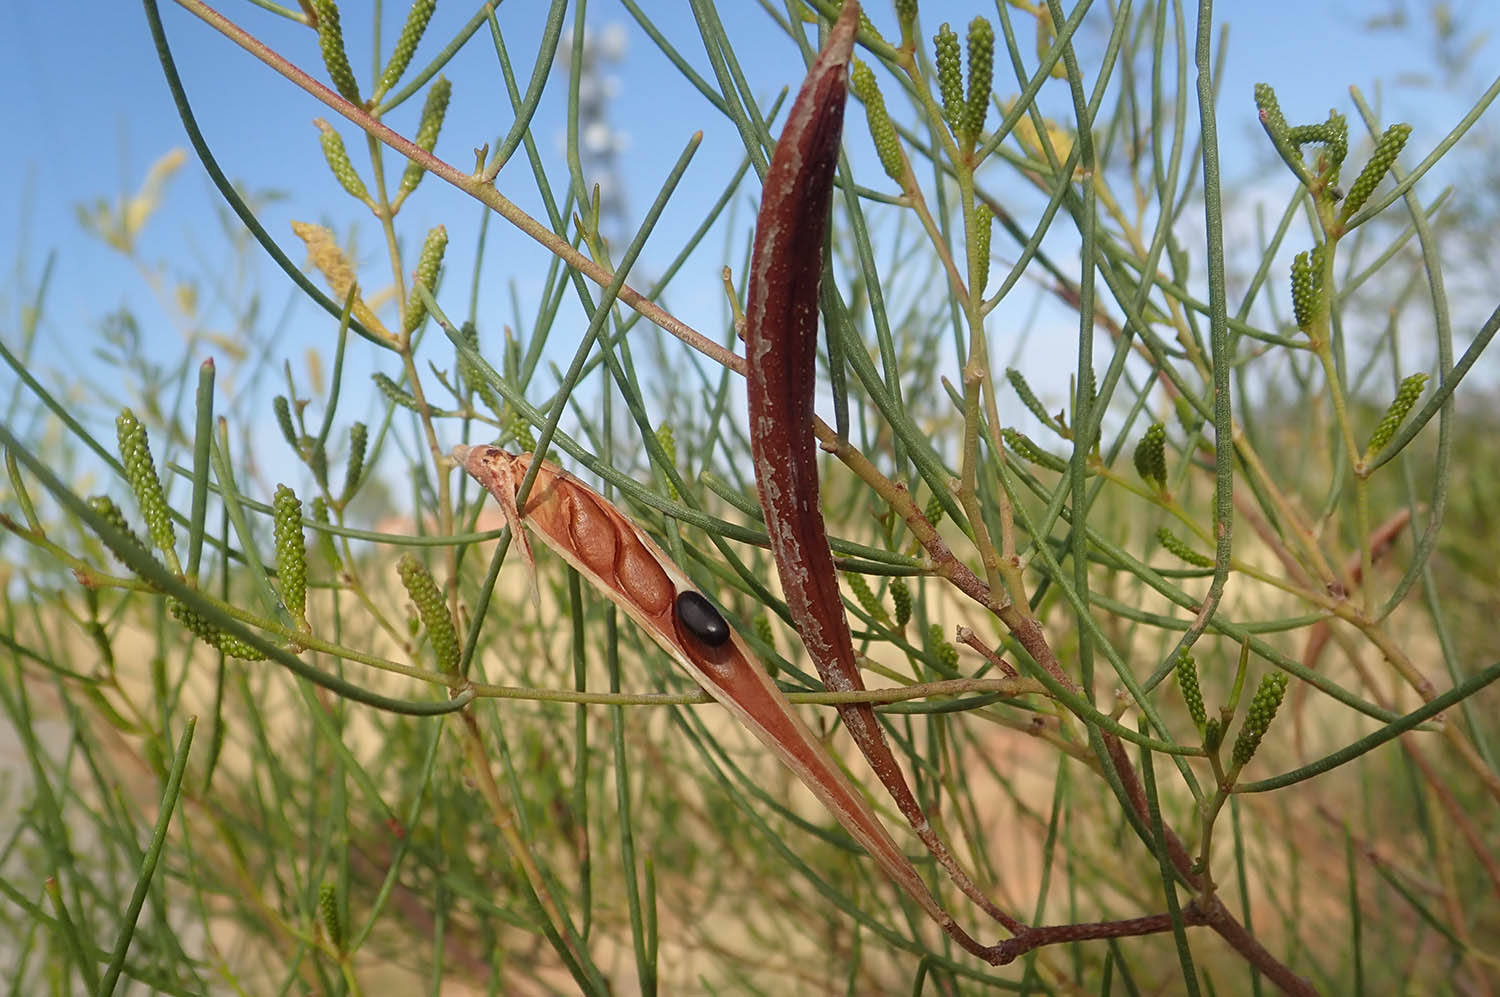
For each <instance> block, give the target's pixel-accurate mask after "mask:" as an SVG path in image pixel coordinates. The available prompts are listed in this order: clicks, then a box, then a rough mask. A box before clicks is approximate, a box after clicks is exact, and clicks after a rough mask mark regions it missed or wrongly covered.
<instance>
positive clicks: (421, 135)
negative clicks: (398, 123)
mask: <svg viewBox="0 0 1500 997" xmlns="http://www.w3.org/2000/svg"><path fill="white" fill-rule="evenodd" d="M452 96H453V84H452V83H450V82H448V79H447V77H443V76H439V77H438V78H437V79H436V80H434V81H433V83H432V86H431V88H429V89H428V91H427V100H426V101H425V102H424V103H423V104H422V117H421V118H419V119H418V121H417V137H416V143H417V145H419V146H421V147H422V148H423V149H425V150H426V151H428V152H431V151H432V148H433V146H435V145H437V139H438V133H439V132H441V131H442V130H443V117H444V115H446V114H447V113H448V98H449V97H452ZM425 172H427V171H426V170H425V169H424V168H423V167H422V166H421V164H419V163H417V162H416V161H415V160H413V161H411V162H409V163H407V164H406V170H405V172H403V173H402V174H401V190H402V191H403V192H405V193H408V194H409V193H411V192H412V191H414V190H416V189H417V184H419V183H421V182H422V174H423V173H425Z"/></svg>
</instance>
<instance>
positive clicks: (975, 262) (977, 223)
mask: <svg viewBox="0 0 1500 997" xmlns="http://www.w3.org/2000/svg"><path fill="white" fill-rule="evenodd" d="M994 222H995V214H994V212H992V211H991V210H990V206H989V205H988V204H983V203H981V204H976V205H975V206H974V255H973V257H972V259H971V262H970V264H969V269H970V275H969V281H970V283H971V284H972V286H971V287H970V288H969V292H970V293H971V294H978V295H982V294H984V285H985V284H986V283H988V282H989V277H990V234H991V232H992V231H993V229H994Z"/></svg>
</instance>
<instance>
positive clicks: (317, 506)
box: [312, 495, 344, 573]
mask: <svg viewBox="0 0 1500 997" xmlns="http://www.w3.org/2000/svg"><path fill="white" fill-rule="evenodd" d="M312 517H313V519H314V520H315V521H316V522H318V523H321V524H323V525H324V526H332V525H333V520H332V519H331V518H329V515H328V503H327V502H325V501H324V500H323V496H321V495H319V496H317V497H316V498H314V499H313V500H312ZM317 535H318V550H320V551H322V553H323V559H324V560H326V561H327V562H328V566H329V567H330V568H332V569H333V570H334V572H335V573H337V572H340V571H343V570H344V559H343V558H342V557H340V556H339V549H338V545H337V544H335V543H334V542H333V534H332V533H329V532H328V531H327V530H318V531H317Z"/></svg>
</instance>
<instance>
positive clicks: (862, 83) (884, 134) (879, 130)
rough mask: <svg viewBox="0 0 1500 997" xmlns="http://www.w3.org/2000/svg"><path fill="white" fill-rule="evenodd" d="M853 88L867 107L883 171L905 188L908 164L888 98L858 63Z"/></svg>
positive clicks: (873, 138) (867, 118)
mask: <svg viewBox="0 0 1500 997" xmlns="http://www.w3.org/2000/svg"><path fill="white" fill-rule="evenodd" d="M849 84H850V86H849V88H850V89H851V90H853V91H854V96H856V97H858V98H859V99H860V102H861V103H863V104H864V105H865V121H866V123H868V124H869V126H870V139H871V141H873V142H874V143H875V154H876V155H877V156H879V157H880V167H881V169H883V170H885V175H886V176H888V177H890V178H891V179H892V180H894V181H896V183H897V184H899V185H903V186H904V184H905V180H906V162H905V160H903V159H902V157H901V140H900V139H898V138H897V137H896V126H895V125H893V124H891V115H890V112H888V111H887V110H886V109H885V98H884V97H883V96H881V94H880V84H878V83H876V82H875V73H874V72H873V71H872V70H871V69H870V67H869V66H867V65H865V64H864V63H863V62H861V61H860V60H858V59H855V60H854V69H853V71H852V72H851V73H850V77H849Z"/></svg>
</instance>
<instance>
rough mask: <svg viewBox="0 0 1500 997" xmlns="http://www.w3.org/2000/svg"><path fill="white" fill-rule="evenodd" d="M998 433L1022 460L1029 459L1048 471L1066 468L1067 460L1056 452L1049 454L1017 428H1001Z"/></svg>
mask: <svg viewBox="0 0 1500 997" xmlns="http://www.w3.org/2000/svg"><path fill="white" fill-rule="evenodd" d="M1000 435H1001V436H1002V437H1004V438H1005V442H1006V443H1007V444H1009V446H1010V448H1011V449H1012V450H1014V451H1015V452H1016V453H1017V454H1019V455H1020V456H1021V459H1022V460H1027V461H1030V462H1031V463H1033V464H1036V465H1037V466H1039V467H1045V468H1046V469H1047V470H1049V471H1057V472H1059V473H1061V472H1063V471H1066V470H1067V469H1068V462H1067V461H1065V460H1063V459H1062V458H1061V457H1059V456H1057V455H1056V454H1050V453H1048V452H1047V451H1045V450H1043V449H1042V448H1041V447H1039V446H1037V445H1036V444H1035V443H1033V442H1032V440H1031V437H1029V436H1027V435H1026V434H1025V433H1023V432H1021V431H1020V430H1017V429H1002V430H1001V431H1000Z"/></svg>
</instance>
